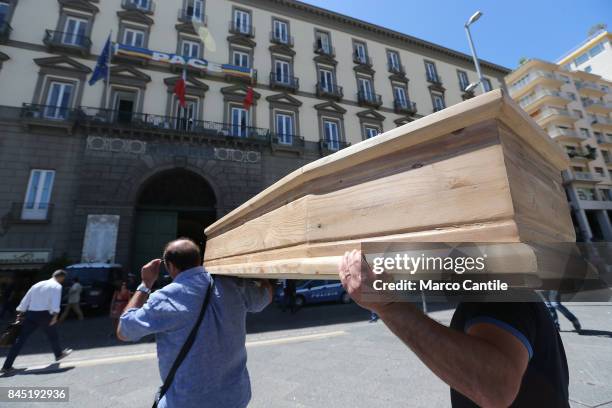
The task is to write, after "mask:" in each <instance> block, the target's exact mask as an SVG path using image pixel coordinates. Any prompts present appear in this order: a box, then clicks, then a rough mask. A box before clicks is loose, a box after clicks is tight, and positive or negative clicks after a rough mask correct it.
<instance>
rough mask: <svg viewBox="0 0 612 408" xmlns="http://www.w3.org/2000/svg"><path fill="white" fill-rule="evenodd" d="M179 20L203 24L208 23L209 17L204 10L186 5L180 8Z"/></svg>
mask: <svg viewBox="0 0 612 408" xmlns="http://www.w3.org/2000/svg"><path fill="white" fill-rule="evenodd" d="M178 20H179V21H180V22H181V23H187V24H191V23H192V22H194V21H196V22H198V23H201V24H203V25H208V17H207V16H206V15H205V14H204V11H196V10H194V9H193V7H185V8H183V9H181V10H179V11H178Z"/></svg>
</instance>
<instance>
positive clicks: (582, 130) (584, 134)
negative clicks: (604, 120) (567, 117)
mask: <svg viewBox="0 0 612 408" xmlns="http://www.w3.org/2000/svg"><path fill="white" fill-rule="evenodd" d="M580 134H581V135H582V137H584V138H585V139H588V138H589V137H590V136H591V135H590V134H589V129H585V128H580Z"/></svg>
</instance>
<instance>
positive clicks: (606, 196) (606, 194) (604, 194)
mask: <svg viewBox="0 0 612 408" xmlns="http://www.w3.org/2000/svg"><path fill="white" fill-rule="evenodd" d="M599 192H600V193H601V199H602V200H603V201H612V194H611V193H612V192H611V191H610V189H609V188H601V189H599Z"/></svg>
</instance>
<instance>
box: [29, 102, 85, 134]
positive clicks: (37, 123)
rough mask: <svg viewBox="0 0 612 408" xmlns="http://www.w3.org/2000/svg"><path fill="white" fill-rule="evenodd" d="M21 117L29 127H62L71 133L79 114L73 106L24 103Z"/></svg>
mask: <svg viewBox="0 0 612 408" xmlns="http://www.w3.org/2000/svg"><path fill="white" fill-rule="evenodd" d="M19 117H20V119H21V122H22V123H23V124H24V125H26V126H27V127H28V128H32V127H37V128H60V129H64V130H65V131H66V132H68V133H71V132H72V130H73V128H74V126H75V123H76V120H77V117H78V115H77V111H76V110H75V109H72V108H66V107H61V106H51V105H37V104H31V103H24V104H23V105H22V107H21V110H20V112H19Z"/></svg>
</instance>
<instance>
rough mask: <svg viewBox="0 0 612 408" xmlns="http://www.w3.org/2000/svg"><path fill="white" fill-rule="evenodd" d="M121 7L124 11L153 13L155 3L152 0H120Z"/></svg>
mask: <svg viewBox="0 0 612 408" xmlns="http://www.w3.org/2000/svg"><path fill="white" fill-rule="evenodd" d="M121 7H123V8H124V9H125V10H138V11H142V12H143V13H146V14H153V13H155V3H154V2H153V0H122V1H121Z"/></svg>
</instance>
